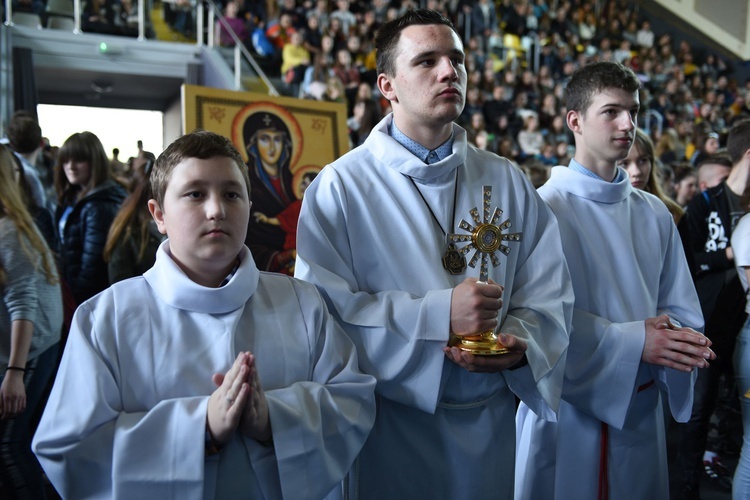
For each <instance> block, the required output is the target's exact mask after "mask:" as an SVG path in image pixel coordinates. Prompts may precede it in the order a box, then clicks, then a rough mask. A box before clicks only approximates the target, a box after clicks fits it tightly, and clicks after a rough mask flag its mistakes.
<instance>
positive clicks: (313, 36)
mask: <svg viewBox="0 0 750 500" xmlns="http://www.w3.org/2000/svg"><path fill="white" fill-rule="evenodd" d="M302 45H303V46H304V47H305V48H306V49H307V51H308V52H310V55H316V54H319V53H320V52H321V50H322V45H323V30H321V29H320V18H319V17H318V16H316V15H312V16H307V26H306V27H305V29H304V30H303V31H302Z"/></svg>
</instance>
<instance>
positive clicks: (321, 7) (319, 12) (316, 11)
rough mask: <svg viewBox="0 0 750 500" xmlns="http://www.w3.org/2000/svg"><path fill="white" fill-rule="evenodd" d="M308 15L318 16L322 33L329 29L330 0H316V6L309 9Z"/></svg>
mask: <svg viewBox="0 0 750 500" xmlns="http://www.w3.org/2000/svg"><path fill="white" fill-rule="evenodd" d="M305 15H306V16H307V17H313V16H315V17H317V18H318V25H319V26H320V31H321V33H322V32H324V31H325V30H326V29H328V0H316V1H315V7H311V8H309V9H307V12H306V13H305Z"/></svg>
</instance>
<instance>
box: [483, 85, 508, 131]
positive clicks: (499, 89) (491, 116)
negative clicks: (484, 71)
mask: <svg viewBox="0 0 750 500" xmlns="http://www.w3.org/2000/svg"><path fill="white" fill-rule="evenodd" d="M509 112H510V102H509V101H508V100H507V99H506V98H505V87H503V86H502V85H495V88H494V89H492V96H491V97H490V98H489V99H486V100H485V101H484V104H483V105H482V113H484V121H485V123H486V124H487V129H488V131H489V132H490V133H495V132H496V130H495V127H496V125H497V119H498V118H499V117H500V116H501V115H506V114H507V113H509Z"/></svg>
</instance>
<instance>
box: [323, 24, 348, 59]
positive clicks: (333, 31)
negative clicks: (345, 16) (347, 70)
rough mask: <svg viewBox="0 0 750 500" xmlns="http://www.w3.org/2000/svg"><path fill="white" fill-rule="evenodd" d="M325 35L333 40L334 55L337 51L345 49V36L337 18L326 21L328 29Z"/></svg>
mask: <svg viewBox="0 0 750 500" xmlns="http://www.w3.org/2000/svg"><path fill="white" fill-rule="evenodd" d="M325 34H326V35H328V36H330V37H331V39H332V40H333V53H334V55H335V54H336V52H338V51H339V50H341V49H343V48H346V35H344V31H343V28H342V25H341V20H340V19H338V18H332V19H330V20H329V21H328V29H327V30H326V31H325Z"/></svg>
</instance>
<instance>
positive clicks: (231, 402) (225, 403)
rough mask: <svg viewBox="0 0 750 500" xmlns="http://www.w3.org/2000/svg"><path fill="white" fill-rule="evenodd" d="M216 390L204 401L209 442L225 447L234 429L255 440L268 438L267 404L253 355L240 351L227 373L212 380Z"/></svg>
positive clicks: (269, 421)
mask: <svg viewBox="0 0 750 500" xmlns="http://www.w3.org/2000/svg"><path fill="white" fill-rule="evenodd" d="M212 380H213V382H214V384H216V386H217V387H218V389H216V390H215V391H214V392H213V394H211V397H210V398H209V400H208V410H207V414H206V422H207V425H208V430H209V432H210V433H211V437H212V438H213V440H214V441H215V442H216V443H217V444H219V445H225V444H226V443H228V442H229V441H230V440H231V439H232V435H233V434H234V432H235V431H236V430H239V431H240V432H241V433H242V434H244V435H246V436H248V437H250V438H252V439H255V440H256V441H261V442H263V441H268V440H269V439H271V420H270V419H269V416H268V403H267V402H266V396H265V394H264V393H263V388H262V386H261V383H260V377H259V376H258V370H257V367H256V365H255V356H254V355H253V354H252V353H250V352H241V353H240V354H239V355H238V356H237V359H235V360H234V364H233V365H232V367H231V368H230V369H229V371H228V372H227V373H226V374H225V375H222V374H221V373H215V374H214V375H213V377H212Z"/></svg>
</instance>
